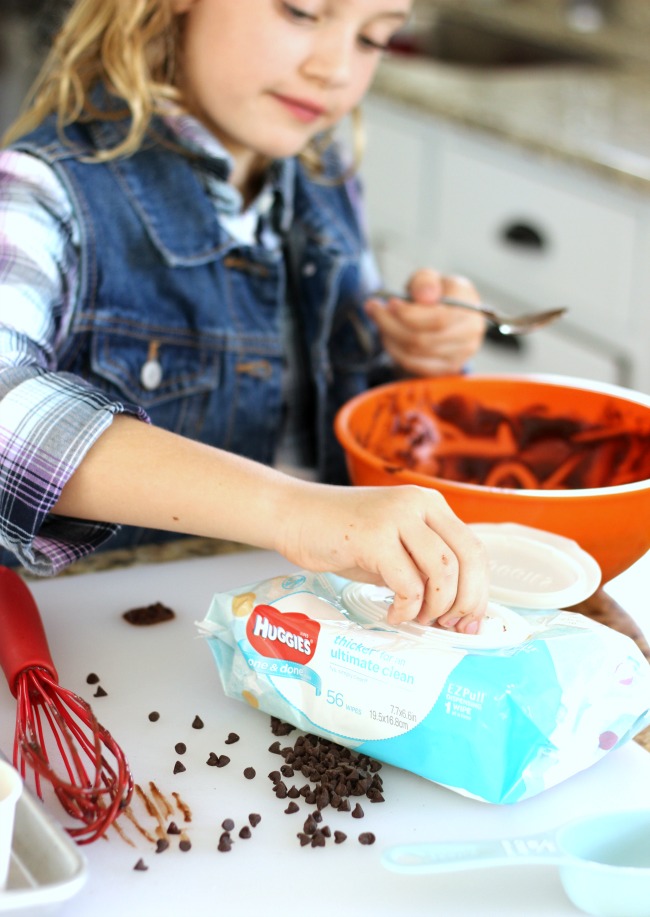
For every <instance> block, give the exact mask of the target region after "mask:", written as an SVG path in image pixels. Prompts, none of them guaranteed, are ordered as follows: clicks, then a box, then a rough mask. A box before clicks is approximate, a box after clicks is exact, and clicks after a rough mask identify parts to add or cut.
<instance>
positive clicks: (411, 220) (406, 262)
mask: <svg viewBox="0 0 650 917" xmlns="http://www.w3.org/2000/svg"><path fill="white" fill-rule="evenodd" d="M364 115H365V124H366V130H367V135H368V147H367V151H366V154H365V158H364V163H363V166H362V177H363V180H364V182H365V186H366V200H367V206H368V219H369V226H370V237H371V242H372V244H373V247H374V249H375V252H376V254H377V258H378V261H379V266H380V269H381V270H382V273H383V274H384V280H385V283H386V285H387V286H389V287H391V288H393V289H400V288H403V286H404V283H405V281H406V279H407V278H408V276H409V274H410V273H411V272H412V271H413V270H414V269H415V268H417V267H422V266H425V265H428V266H432V267H438V268H440V269H442V270H443V271H445V272H447V273H457V274H464V275H466V276H468V277H470V278H471V279H472V280H473V281H474V282H475V284H476V285H477V287H478V288H479V290H480V292H481V295H482V296H483V298H484V299H485V300H486V301H490V300H491V301H493V302H494V303H495V305H499V306H501V307H503V308H505V309H507V310H508V311H511V312H512V313H517V312H524V311H527V310H532V309H539V308H550V307H553V306H558V305H567V306H568V307H569V310H570V311H569V313H568V314H567V316H566V317H565V318H563V319H562V320H561V321H560V322H559V323H558V324H556V325H554V326H553V327H551V328H548V329H545V330H544V331H543V332H538V333H536V334H535V335H532V336H530V337H527V338H520V339H519V340H518V341H514V342H513V341H505V340H501V341H499V340H498V338H497V339H496V340H495V341H492V340H489V341H487V342H486V345H485V347H484V348H483V349H482V351H481V353H480V354H478V355H477V357H476V360H475V363H474V368H475V369H476V370H478V371H486V372H493V371H504V370H506V371H512V372H516V371H526V372H530V371H532V372H540V371H543V372H557V373H562V374H566V375H574V376H582V377H585V378H593V379H598V380H600V381H604V382H614V383H617V384H619V385H625V386H630V387H633V388H637V389H640V390H642V391H650V365H649V364H650V360H649V359H648V356H649V351H650V309H646V308H644V307H643V305H642V304H643V303H644V302H650V299H648V296H649V295H650V290H649V289H648V285H649V282H650V278H647V277H646V273H647V271H646V266H645V265H646V262H647V258H646V257H644V252H650V247H649V246H650V186H649V190H648V196H647V197H645V196H644V195H643V194H639V193H638V191H636V190H635V191H633V190H632V189H631V188H628V187H626V186H624V185H623V184H619V183H616V182H613V181H609V180H608V179H607V178H604V177H603V178H602V179H601V177H600V176H599V175H597V174H595V173H591V172H590V173H588V172H587V171H586V170H583V169H581V168H580V166H578V165H574V164H568V163H565V162H562V161H560V160H559V159H558V160H554V159H553V158H551V157H544V156H542V155H541V154H539V153H533V152H530V151H526V150H524V149H522V148H521V147H519V146H517V145H516V144H514V143H509V142H507V141H506V140H504V139H502V138H495V137H494V136H491V135H490V136H488V135H487V134H485V133H483V132H480V131H479V130H477V129H475V128H469V127H465V126H462V125H459V124H455V123H453V122H451V121H448V120H444V119H442V118H438V117H436V116H434V115H428V114H426V113H423V112H422V111H421V110H420V109H415V108H410V107H408V106H406V105H402V104H398V103H395V102H394V101H392V100H389V99H387V98H385V97H382V96H379V95H378V94H376V95H371V96H370V97H369V99H368V101H367V104H366V106H365V108H364ZM549 129H550V128H549Z"/></svg>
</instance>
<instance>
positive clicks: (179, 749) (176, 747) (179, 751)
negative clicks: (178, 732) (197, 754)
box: [174, 742, 187, 755]
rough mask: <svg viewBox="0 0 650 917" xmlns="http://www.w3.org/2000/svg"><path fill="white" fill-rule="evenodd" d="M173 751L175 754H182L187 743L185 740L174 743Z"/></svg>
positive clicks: (185, 749)
mask: <svg viewBox="0 0 650 917" xmlns="http://www.w3.org/2000/svg"><path fill="white" fill-rule="evenodd" d="M174 751H175V752H176V754H177V755H184V754H185V752H186V751H187V745H186V744H185V742H177V743H176V745H174Z"/></svg>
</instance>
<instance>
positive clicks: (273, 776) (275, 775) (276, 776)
mask: <svg viewBox="0 0 650 917" xmlns="http://www.w3.org/2000/svg"><path fill="white" fill-rule="evenodd" d="M269 780H270V781H271V783H280V781H281V780H282V774H281V773H280V771H271V772H270V774H269Z"/></svg>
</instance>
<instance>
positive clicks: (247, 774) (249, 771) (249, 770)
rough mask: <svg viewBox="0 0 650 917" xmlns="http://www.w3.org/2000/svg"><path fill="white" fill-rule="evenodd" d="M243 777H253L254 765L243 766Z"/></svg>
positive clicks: (248, 778) (250, 778)
mask: <svg viewBox="0 0 650 917" xmlns="http://www.w3.org/2000/svg"><path fill="white" fill-rule="evenodd" d="M244 777H245V778H246V779H247V780H252V779H253V777H255V768H254V767H245V768H244Z"/></svg>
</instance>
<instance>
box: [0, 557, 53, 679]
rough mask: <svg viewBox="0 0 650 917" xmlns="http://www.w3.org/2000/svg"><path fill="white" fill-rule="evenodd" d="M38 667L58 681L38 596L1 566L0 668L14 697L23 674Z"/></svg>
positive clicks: (11, 571) (16, 576) (16, 575)
mask: <svg viewBox="0 0 650 917" xmlns="http://www.w3.org/2000/svg"><path fill="white" fill-rule="evenodd" d="M35 666H36V667H39V668H42V669H45V670H46V671H47V672H48V673H49V674H50V675H51V676H52V678H54V679H55V680H57V681H58V675H57V672H56V669H55V668H54V663H53V662H52V657H51V655H50V649H49V647H48V645H47V637H46V636H45V629H44V627H43V622H42V621H41V616H40V614H39V611H38V608H37V606H36V602H35V601H34V597H33V596H32V594H31V592H30V591H29V588H28V587H27V584H26V583H25V582H24V580H22V579H21V578H20V576H18V574H17V573H15V572H14V571H13V570H10V569H9V568H8V567H2V566H0V668H2V671H3V672H4V673H5V677H6V679H7V682H8V684H9V688H10V689H11V693H12V694H13V695H14V697H15V696H16V693H17V688H18V679H19V677H20V675H21V673H22V672H24V671H25V669H30V668H33V667H35Z"/></svg>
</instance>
